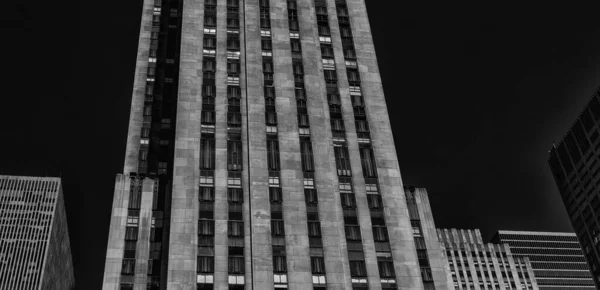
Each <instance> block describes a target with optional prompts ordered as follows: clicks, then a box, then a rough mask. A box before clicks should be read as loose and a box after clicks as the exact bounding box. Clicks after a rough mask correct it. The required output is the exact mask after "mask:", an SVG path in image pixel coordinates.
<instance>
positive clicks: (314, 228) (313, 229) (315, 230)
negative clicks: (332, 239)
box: [308, 221, 321, 237]
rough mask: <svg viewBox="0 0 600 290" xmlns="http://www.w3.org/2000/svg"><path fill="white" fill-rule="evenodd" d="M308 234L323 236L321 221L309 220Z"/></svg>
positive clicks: (310, 235)
mask: <svg viewBox="0 0 600 290" xmlns="http://www.w3.org/2000/svg"><path fill="white" fill-rule="evenodd" d="M308 236H309V237H320V236H321V223H319V222H314V221H309V222H308Z"/></svg>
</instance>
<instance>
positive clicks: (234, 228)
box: [227, 221, 244, 237]
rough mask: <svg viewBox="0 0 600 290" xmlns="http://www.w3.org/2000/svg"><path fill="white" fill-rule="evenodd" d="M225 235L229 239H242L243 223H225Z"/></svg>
mask: <svg viewBox="0 0 600 290" xmlns="http://www.w3.org/2000/svg"><path fill="white" fill-rule="evenodd" d="M227 235H228V236H230V237H243V236H244V222H239V221H228V222H227Z"/></svg>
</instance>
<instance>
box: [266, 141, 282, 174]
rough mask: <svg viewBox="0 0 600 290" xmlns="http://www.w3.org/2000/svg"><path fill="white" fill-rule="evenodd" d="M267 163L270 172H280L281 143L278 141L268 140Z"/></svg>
mask: <svg viewBox="0 0 600 290" xmlns="http://www.w3.org/2000/svg"><path fill="white" fill-rule="evenodd" d="M267 163H268V165H269V170H279V142H278V140H277V139H274V140H267Z"/></svg>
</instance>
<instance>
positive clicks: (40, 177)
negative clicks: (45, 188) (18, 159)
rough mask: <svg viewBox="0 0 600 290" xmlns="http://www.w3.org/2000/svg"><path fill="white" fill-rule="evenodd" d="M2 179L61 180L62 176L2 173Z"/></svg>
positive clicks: (0, 177)
mask: <svg viewBox="0 0 600 290" xmlns="http://www.w3.org/2000/svg"><path fill="white" fill-rule="evenodd" d="M0 179H25V180H48V181H59V182H60V180H61V178H60V177H53V176H22V175H0Z"/></svg>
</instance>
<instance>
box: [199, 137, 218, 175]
mask: <svg viewBox="0 0 600 290" xmlns="http://www.w3.org/2000/svg"><path fill="white" fill-rule="evenodd" d="M200 169H215V139H207V138H202V139H200Z"/></svg>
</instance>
